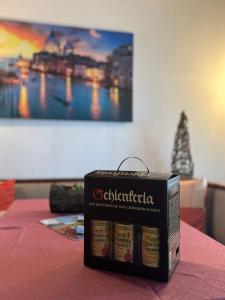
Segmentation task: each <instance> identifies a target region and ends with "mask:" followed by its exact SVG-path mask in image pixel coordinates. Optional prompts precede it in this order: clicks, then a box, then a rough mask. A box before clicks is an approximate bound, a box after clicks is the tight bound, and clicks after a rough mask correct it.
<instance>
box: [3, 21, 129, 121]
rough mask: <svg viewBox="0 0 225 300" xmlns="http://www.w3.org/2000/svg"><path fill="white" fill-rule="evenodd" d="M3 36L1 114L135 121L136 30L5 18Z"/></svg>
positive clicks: (21, 116) (16, 116)
mask: <svg viewBox="0 0 225 300" xmlns="http://www.w3.org/2000/svg"><path fill="white" fill-rule="evenodd" d="M25 36H26V46H24V47H22V46H21V45H24V44H23V43H24V40H23V39H24V37H25ZM0 38H1V40H2V41H3V47H1V48H0V117H2V118H28V119H29V118H41V119H46V118H48V119H72V120H105V121H131V120H132V60H133V55H132V47H133V44H132V34H129V33H119V32H110V31H103V30H88V29H81V28H72V27H62V26H53V25H42V24H34V23H24V22H14V21H5V20H2V21H0Z"/></svg>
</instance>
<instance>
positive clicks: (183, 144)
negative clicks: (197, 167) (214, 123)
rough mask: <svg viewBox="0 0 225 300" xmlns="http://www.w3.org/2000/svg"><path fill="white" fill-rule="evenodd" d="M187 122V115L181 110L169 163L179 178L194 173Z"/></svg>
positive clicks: (190, 175) (188, 176)
mask: <svg viewBox="0 0 225 300" xmlns="http://www.w3.org/2000/svg"><path fill="white" fill-rule="evenodd" d="M187 123H188V119H187V116H186V114H185V112H184V111H182V113H181V116H180V122H179V124H178V128H177V132H176V136H175V142H174V147H173V154H172V164H171V168H172V172H173V173H176V174H179V175H180V176H181V178H191V177H193V173H194V164H193V162H192V157H191V150H190V138H189V132H188V127H187Z"/></svg>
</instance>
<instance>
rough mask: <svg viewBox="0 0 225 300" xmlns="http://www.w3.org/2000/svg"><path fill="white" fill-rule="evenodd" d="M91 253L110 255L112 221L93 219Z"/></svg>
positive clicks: (102, 255) (103, 255)
mask: <svg viewBox="0 0 225 300" xmlns="http://www.w3.org/2000/svg"><path fill="white" fill-rule="evenodd" d="M91 254H92V255H94V256H101V257H109V256H110V222H109V221H102V220H91Z"/></svg>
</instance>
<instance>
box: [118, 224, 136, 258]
mask: <svg viewBox="0 0 225 300" xmlns="http://www.w3.org/2000/svg"><path fill="white" fill-rule="evenodd" d="M133 249H134V225H132V224H122V223H115V228H114V258H115V259H116V260H118V261H123V262H130V263H132V262H133Z"/></svg>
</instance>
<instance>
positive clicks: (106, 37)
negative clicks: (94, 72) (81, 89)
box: [0, 20, 132, 61]
mask: <svg viewBox="0 0 225 300" xmlns="http://www.w3.org/2000/svg"><path fill="white" fill-rule="evenodd" d="M52 30H54V31H55V32H56V36H57V38H58V40H59V41H60V44H61V47H63V46H64V44H65V43H66V41H67V40H68V39H69V40H70V41H72V42H73V44H74V45H75V53H76V54H80V55H87V56H91V57H93V58H94V59H96V60H98V61H105V60H106V57H107V55H109V54H111V53H112V51H113V49H115V48H117V47H119V46H121V45H123V44H132V35H131V34H128V33H119V32H111V31H103V30H98V31H97V30H94V29H82V28H73V27H65V26H63V27H62V26H55V25H42V24H36V23H25V22H14V21H5V20H0V57H1V58H13V57H14V58H15V57H18V55H20V54H21V55H22V56H24V57H26V58H32V56H33V53H35V52H39V51H41V50H43V48H44V46H45V42H46V40H47V37H48V36H49V34H50V32H51V31H52Z"/></svg>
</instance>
